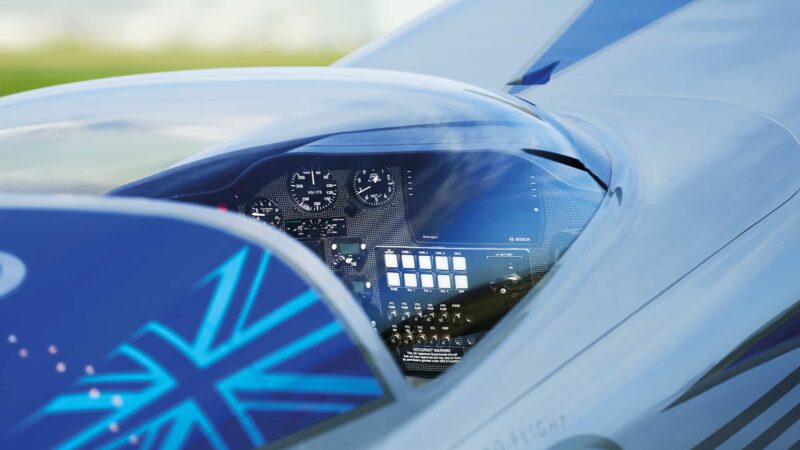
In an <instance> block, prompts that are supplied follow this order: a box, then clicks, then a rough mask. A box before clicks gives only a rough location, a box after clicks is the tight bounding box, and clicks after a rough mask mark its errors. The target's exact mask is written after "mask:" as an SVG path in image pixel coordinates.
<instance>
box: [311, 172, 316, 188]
mask: <svg viewBox="0 0 800 450" xmlns="http://www.w3.org/2000/svg"><path fill="white" fill-rule="evenodd" d="M311 185H312V186H316V185H317V182H316V181H315V180H314V171H313V170H312V171H311Z"/></svg>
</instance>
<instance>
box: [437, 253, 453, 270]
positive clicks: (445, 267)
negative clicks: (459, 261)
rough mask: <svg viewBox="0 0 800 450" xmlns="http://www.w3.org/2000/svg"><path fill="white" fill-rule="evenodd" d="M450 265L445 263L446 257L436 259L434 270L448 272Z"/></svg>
mask: <svg viewBox="0 0 800 450" xmlns="http://www.w3.org/2000/svg"><path fill="white" fill-rule="evenodd" d="M449 268H450V264H449V263H448V262H447V256H437V257H436V270H448V269H449Z"/></svg>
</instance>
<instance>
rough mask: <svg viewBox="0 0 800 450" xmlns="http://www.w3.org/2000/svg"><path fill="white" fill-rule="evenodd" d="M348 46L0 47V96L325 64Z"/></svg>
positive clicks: (342, 53)
mask: <svg viewBox="0 0 800 450" xmlns="http://www.w3.org/2000/svg"><path fill="white" fill-rule="evenodd" d="M345 53H346V52H341V51H335V50H320V51H314V52H309V51H305V52H282V51H276V50H271V49H254V48H250V49H243V50H210V51H204V50H196V49H190V48H179V47H174V48H164V49H160V50H153V51H130V50H124V51H122V50H114V49H108V48H94V47H87V46H81V45H70V44H64V45H60V46H58V47H50V48H43V49H36V50H30V51H24V52H23V51H0V96H2V95H8V94H13V93H15V92H21V91H26V90H29V89H36V88H40V87H45V86H52V85H56V84H62V83H70V82H73V81H83V80H91V79H95V78H105V77H113V76H119V75H131V74H138V73H148V72H163V71H169V70H186V69H204V68H217V67H257V66H326V65H329V64H331V63H332V62H334V61H336V60H337V59H339V58H340V57H342V56H343V55H344V54H345Z"/></svg>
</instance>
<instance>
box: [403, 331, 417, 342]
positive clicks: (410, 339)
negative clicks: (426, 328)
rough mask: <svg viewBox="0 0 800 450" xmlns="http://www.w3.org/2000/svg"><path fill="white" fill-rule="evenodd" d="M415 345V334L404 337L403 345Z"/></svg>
mask: <svg viewBox="0 0 800 450" xmlns="http://www.w3.org/2000/svg"><path fill="white" fill-rule="evenodd" d="M413 343H414V335H413V334H411V333H408V334H406V335H405V336H404V337H403V344H405V345H411V344H413Z"/></svg>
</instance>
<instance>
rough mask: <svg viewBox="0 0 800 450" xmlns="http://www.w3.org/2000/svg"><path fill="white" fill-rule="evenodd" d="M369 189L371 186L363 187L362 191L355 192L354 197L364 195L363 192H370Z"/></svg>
mask: <svg viewBox="0 0 800 450" xmlns="http://www.w3.org/2000/svg"><path fill="white" fill-rule="evenodd" d="M370 189H372V186H367V187H365V188H364V189H362V190H360V191H358V192H356V195H361V194H362V193H364V192H367V191H368V190H370Z"/></svg>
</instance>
